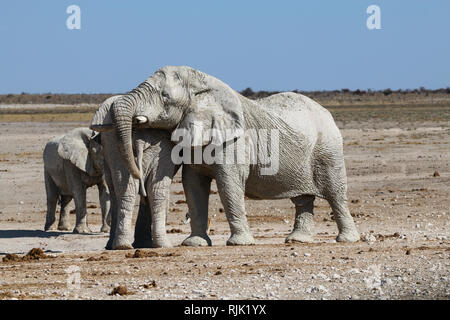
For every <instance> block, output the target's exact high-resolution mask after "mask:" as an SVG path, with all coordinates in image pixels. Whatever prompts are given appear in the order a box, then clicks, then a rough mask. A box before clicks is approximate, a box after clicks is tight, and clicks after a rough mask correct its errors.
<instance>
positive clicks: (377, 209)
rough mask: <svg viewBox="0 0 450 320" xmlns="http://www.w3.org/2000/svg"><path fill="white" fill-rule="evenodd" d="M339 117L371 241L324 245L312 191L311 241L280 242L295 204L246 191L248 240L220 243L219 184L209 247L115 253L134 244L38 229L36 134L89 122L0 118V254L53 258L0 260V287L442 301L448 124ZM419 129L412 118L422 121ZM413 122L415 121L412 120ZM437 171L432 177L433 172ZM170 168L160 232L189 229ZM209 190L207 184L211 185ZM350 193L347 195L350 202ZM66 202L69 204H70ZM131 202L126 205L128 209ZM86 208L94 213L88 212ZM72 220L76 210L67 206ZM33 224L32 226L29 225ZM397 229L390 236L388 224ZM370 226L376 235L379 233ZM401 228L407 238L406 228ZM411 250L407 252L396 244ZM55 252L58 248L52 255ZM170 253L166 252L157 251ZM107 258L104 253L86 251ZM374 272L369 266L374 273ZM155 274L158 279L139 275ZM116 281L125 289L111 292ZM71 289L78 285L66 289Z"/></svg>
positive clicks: (41, 202)
mask: <svg viewBox="0 0 450 320" xmlns="http://www.w3.org/2000/svg"><path fill="white" fill-rule="evenodd" d="M353 123H357V126H347V127H346V126H345V125H342V124H341V123H339V121H338V126H339V127H340V129H341V132H342V135H343V138H344V152H345V159H346V166H347V174H348V198H349V207H350V211H351V213H352V214H353V215H354V219H355V222H356V225H357V227H358V230H359V231H360V232H361V233H362V234H364V235H365V234H370V232H371V231H373V233H372V234H373V235H374V236H375V239H376V241H375V242H373V243H367V242H357V243H351V244H341V243H334V241H333V240H334V238H335V236H336V235H337V229H336V224H335V222H334V221H332V220H331V217H330V216H329V213H330V208H329V206H328V204H327V202H326V201H325V200H317V199H316V201H315V203H314V204H315V217H314V220H315V225H316V235H315V241H316V243H314V244H288V245H286V244H284V238H285V237H286V235H287V234H288V233H289V232H290V230H291V228H292V225H293V219H294V208H293V205H292V203H291V202H290V201H289V200H288V199H287V200H280V201H253V200H249V199H247V200H246V210H247V215H248V220H249V225H250V228H251V231H252V233H253V235H254V237H255V240H256V243H257V244H256V245H255V246H249V247H226V246H225V241H226V239H227V238H228V236H229V227H228V223H227V222H226V218H225V214H224V213H223V212H220V211H219V209H221V208H222V205H221V204H220V201H219V199H218V195H217V194H212V195H211V199H210V218H211V229H212V230H213V231H212V234H211V235H210V237H211V239H212V241H213V247H212V248H186V247H176V248H171V249H157V250H155V252H157V253H158V254H159V255H160V256H159V257H149V258H141V259H130V258H125V254H126V253H133V251H125V252H124V251H120V252H117V251H116V252H111V251H104V250H103V247H104V245H105V244H106V241H107V237H108V236H107V235H103V234H100V233H94V234H92V235H74V234H71V233H70V232H68V233H54V234H50V235H47V234H45V233H44V232H43V231H41V230H42V227H43V222H44V219H45V210H46V204H45V189H44V181H43V164H42V150H43V148H44V146H45V143H46V142H47V141H48V140H49V139H51V138H52V137H56V136H58V135H61V134H63V133H65V132H66V131H68V130H69V129H71V128H75V127H79V126H83V125H86V126H87V125H88V123H80V122H72V123H52V124H51V126H49V124H48V123H39V122H35V123H31V124H30V123H14V124H2V125H1V126H0V136H1V137H2V140H1V150H0V177H1V179H0V190H2V192H1V193H0V212H1V213H0V256H2V255H3V254H5V253H12V252H14V253H19V254H23V253H26V252H27V251H29V250H30V249H31V248H33V247H41V248H42V249H44V250H52V251H55V253H51V252H50V253H48V254H50V255H53V256H56V258H54V259H49V260H40V261H33V262H10V263H3V262H0V297H1V296H2V294H3V293H5V292H9V293H10V294H11V295H12V296H13V297H16V298H19V299H21V298H26V299H33V298H34V299H36V298H38V299H42V298H51V299H64V298H74V297H78V298H80V299H89V298H94V299H188V298H189V299H195V298H197V299H218V298H225V299H247V298H248V299H322V298H325V299H336V298H338V299H379V298H384V299H389V298H393V299H405V298H408V299H409V298H412V299H448V298H449V296H450V285H449V276H450V274H449V271H448V270H450V268H449V263H450V260H449V252H450V251H449V249H450V242H449V241H448V237H449V236H450V234H449V230H450V229H449V222H450V220H449V213H450V212H449V209H448V208H450V199H449V197H448V194H450V183H449V182H450V159H449V158H450V155H449V153H448V150H449V148H450V131H449V129H448V127H442V126H441V124H439V125H436V124H433V123H427V124H426V125H424V124H423V123H420V122H418V123H413V124H412V125H411V127H410V129H409V130H408V128H406V127H403V128H398V127H383V126H382V125H379V124H378V125H377V126H374V127H373V129H372V128H371V129H364V128H368V127H371V126H372V125H373V123H371V122H367V123H358V122H357V119H355V121H354V122H353ZM421 127H422V128H421ZM415 128H417V129H415ZM434 171H438V172H439V174H440V176H439V177H433V176H432V175H433V172H434ZM181 190H182V187H181V183H180V177H179V175H178V176H177V177H176V178H175V181H174V183H173V185H172V194H171V209H170V213H169V217H168V223H167V230H172V229H181V230H182V233H169V234H168V238H169V239H170V241H171V242H172V243H173V244H174V245H178V244H180V243H181V241H182V240H183V239H184V238H185V237H186V236H187V235H188V234H189V225H185V224H183V220H184V217H185V213H186V211H187V207H186V204H185V203H179V204H176V202H177V201H179V200H184V195H180V194H176V193H178V192H179V191H181ZM213 190H216V189H215V185H213ZM87 200H88V206H89V205H90V204H96V205H97V208H92V209H88V215H89V225H90V227H91V229H92V230H93V231H94V232H95V231H99V229H100V226H101V214H100V208H99V205H98V199H97V191H96V190H95V188H91V189H90V190H89V191H88V196H87ZM352 200H353V202H352ZM71 209H73V204H71ZM136 211H137V206H136V207H135V213H136ZM92 213H94V214H92ZM70 218H71V219H72V220H71V222H72V223H74V219H75V215H70ZM36 230H38V231H36ZM396 232H397V233H398V234H399V235H400V237H392V235H393V234H394V233H396ZM379 234H381V235H384V236H391V237H386V238H385V239H384V241H381V239H380V237H379V236H378V235H379ZM405 236H406V238H404V237H405ZM408 249H410V251H409V254H406V252H407V251H408ZM58 252H60V253H58ZM170 253H172V255H167V254H170ZM100 256H105V257H106V259H108V260H99V261H86V260H87V259H88V258H89V257H94V258H99V257H100ZM72 265H76V266H79V267H80V270H81V275H80V277H81V284H80V286H81V288H80V290H74V289H72V288H70V287H69V288H68V286H67V284H66V280H67V273H66V272H65V270H66V269H67V268H69V267H70V266H72ZM374 270H375V271H374ZM153 280H155V281H156V284H157V287H152V286H147V288H144V285H146V284H149V283H151V282H152V281H153ZM118 284H124V285H126V286H127V287H128V290H130V291H133V292H134V294H133V295H129V296H122V297H116V296H109V295H108V294H109V293H110V292H111V291H112V289H113V287H114V286H117V285H118ZM75 291H76V292H75Z"/></svg>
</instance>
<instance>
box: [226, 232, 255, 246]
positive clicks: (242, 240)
mask: <svg viewBox="0 0 450 320" xmlns="http://www.w3.org/2000/svg"><path fill="white" fill-rule="evenodd" d="M253 244H255V239H253V236H252V235H251V234H250V233H234V234H232V235H231V237H230V239H228V241H227V246H248V245H253Z"/></svg>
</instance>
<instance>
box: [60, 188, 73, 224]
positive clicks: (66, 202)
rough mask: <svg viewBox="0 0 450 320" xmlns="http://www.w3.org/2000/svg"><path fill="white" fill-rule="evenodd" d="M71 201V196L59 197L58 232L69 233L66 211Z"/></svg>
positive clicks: (67, 211) (67, 213)
mask: <svg viewBox="0 0 450 320" xmlns="http://www.w3.org/2000/svg"><path fill="white" fill-rule="evenodd" d="M71 200H72V197H71V196H61V213H60V216H59V223H58V230H61V231H69V230H70V229H71V227H70V222H69V209H68V205H69V203H70V201H71Z"/></svg>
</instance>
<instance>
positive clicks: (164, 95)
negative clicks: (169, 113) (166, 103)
mask: <svg viewBox="0 0 450 320" xmlns="http://www.w3.org/2000/svg"><path fill="white" fill-rule="evenodd" d="M161 96H162V97H163V98H165V99H169V98H170V97H169V94H168V93H167V92H166V91H163V92H161Z"/></svg>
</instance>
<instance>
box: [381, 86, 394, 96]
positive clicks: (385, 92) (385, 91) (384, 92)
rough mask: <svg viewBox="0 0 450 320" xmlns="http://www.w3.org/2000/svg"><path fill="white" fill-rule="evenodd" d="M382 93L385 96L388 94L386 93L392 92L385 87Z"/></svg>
mask: <svg viewBox="0 0 450 320" xmlns="http://www.w3.org/2000/svg"><path fill="white" fill-rule="evenodd" d="M383 94H384V95H385V96H388V95H390V94H392V90H391V89H389V88H387V89H385V90H383Z"/></svg>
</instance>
